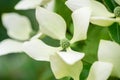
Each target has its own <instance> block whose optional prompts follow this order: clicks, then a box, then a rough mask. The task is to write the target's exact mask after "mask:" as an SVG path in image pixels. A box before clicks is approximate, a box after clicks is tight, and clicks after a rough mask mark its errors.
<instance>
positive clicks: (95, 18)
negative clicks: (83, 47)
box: [66, 0, 120, 27]
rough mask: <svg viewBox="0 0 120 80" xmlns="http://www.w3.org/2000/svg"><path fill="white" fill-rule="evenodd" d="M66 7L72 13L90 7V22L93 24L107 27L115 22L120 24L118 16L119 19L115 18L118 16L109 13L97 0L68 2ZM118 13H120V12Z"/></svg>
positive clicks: (71, 0)
mask: <svg viewBox="0 0 120 80" xmlns="http://www.w3.org/2000/svg"><path fill="white" fill-rule="evenodd" d="M116 2H119V0H116ZM66 5H67V6H68V7H69V8H70V9H71V10H72V11H75V10H77V9H79V8H83V7H89V8H90V9H91V17H90V22H91V23H93V24H96V25H99V26H104V27H107V26H110V25H112V24H113V23H114V22H118V23H120V18H118V17H117V16H116V17H117V18H113V17H115V15H116V14H114V13H111V12H109V11H108V10H107V8H106V7H105V6H104V5H103V4H102V3H100V2H98V1H96V0H68V1H66ZM117 12H118V13H120V10H119V11H117ZM117 12H116V13H117ZM86 13H87V12H86ZM88 15H89V14H88ZM119 15H120V14H119ZM86 16H87V15H86Z"/></svg>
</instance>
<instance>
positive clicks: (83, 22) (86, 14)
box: [71, 7, 91, 43]
mask: <svg viewBox="0 0 120 80" xmlns="http://www.w3.org/2000/svg"><path fill="white" fill-rule="evenodd" d="M90 15H91V10H90V8H89V7H83V8H80V9H78V10H76V11H74V12H73V14H72V18H73V23H74V35H73V38H72V40H71V43H73V42H76V41H79V40H84V39H86V38H87V30H88V27H89V21H90Z"/></svg>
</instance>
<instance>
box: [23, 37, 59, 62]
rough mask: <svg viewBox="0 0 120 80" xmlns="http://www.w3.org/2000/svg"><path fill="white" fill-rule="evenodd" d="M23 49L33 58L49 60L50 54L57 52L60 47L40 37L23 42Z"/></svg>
mask: <svg viewBox="0 0 120 80" xmlns="http://www.w3.org/2000/svg"><path fill="white" fill-rule="evenodd" d="M23 51H24V52H26V53H27V54H28V55H29V56H30V57H32V58H33V59H36V60H40V61H49V56H50V55H52V54H54V53H56V52H57V51H58V48H56V47H51V46H48V45H47V44H45V43H43V42H42V41H41V40H39V39H33V40H31V41H28V42H25V43H24V44H23Z"/></svg>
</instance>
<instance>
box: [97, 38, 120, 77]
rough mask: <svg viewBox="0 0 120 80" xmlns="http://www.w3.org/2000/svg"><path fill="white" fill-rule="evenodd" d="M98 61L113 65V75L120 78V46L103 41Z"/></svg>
mask: <svg viewBox="0 0 120 80" xmlns="http://www.w3.org/2000/svg"><path fill="white" fill-rule="evenodd" d="M98 59H99V60H100V61H104V62H110V63H112V64H113V66H114V67H113V71H112V75H113V76H116V77H119V78H120V45H119V44H117V43H115V42H112V41H107V40H101V41H100V45H99V48H98Z"/></svg>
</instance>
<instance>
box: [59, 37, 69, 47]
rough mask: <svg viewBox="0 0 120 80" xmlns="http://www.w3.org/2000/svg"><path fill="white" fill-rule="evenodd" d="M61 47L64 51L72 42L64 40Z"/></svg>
mask: <svg viewBox="0 0 120 80" xmlns="http://www.w3.org/2000/svg"><path fill="white" fill-rule="evenodd" d="M60 46H61V47H62V48H63V49H66V48H68V47H69V46H70V42H69V40H68V39H63V40H61V41H60Z"/></svg>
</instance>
